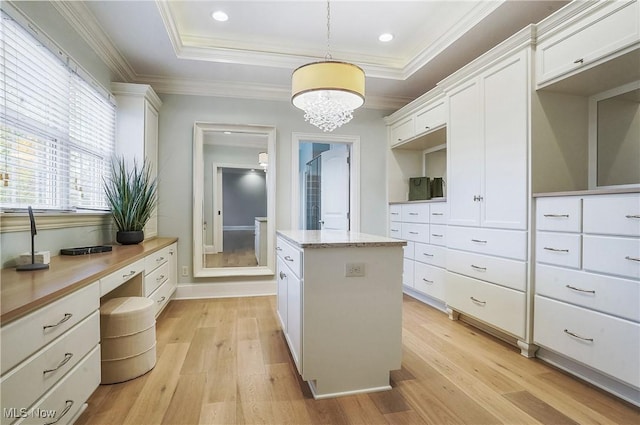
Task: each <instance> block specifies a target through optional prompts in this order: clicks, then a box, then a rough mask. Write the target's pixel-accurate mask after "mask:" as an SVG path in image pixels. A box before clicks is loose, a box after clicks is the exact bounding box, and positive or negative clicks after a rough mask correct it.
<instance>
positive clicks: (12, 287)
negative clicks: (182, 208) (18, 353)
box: [0, 238, 178, 326]
mask: <svg viewBox="0 0 640 425" xmlns="http://www.w3.org/2000/svg"><path fill="white" fill-rule="evenodd" d="M177 240H178V239H177V238H154V239H149V240H147V241H144V242H142V243H140V244H138V245H114V246H113V251H111V252H103V253H99V254H88V255H77V256H75V255H57V256H54V257H51V263H50V264H49V269H48V270H37V271H30V272H29V271H27V272H18V271H16V269H15V268H8V269H2V271H1V277H0V325H2V326H4V325H6V324H7V323H9V322H11V321H12V320H15V319H17V318H19V317H22V316H24V315H26V314H28V313H30V312H32V311H34V310H37V309H38V308H41V307H43V306H45V305H47V304H49V303H51V302H52V301H55V300H57V299H59V298H62V297H64V296H65V295H68V294H70V293H71V292H73V291H76V290H78V289H80V288H82V287H84V286H86V285H89V284H91V283H93V282H95V281H96V280H98V279H100V278H102V277H104V276H107V275H108V274H110V273H113V272H115V271H116V270H118V269H120V268H122V267H124V266H126V265H128V264H131V263H133V262H135V261H138V260H139V259H141V258H144V257H146V256H147V255H149V254H152V253H154V252H156V251H158V250H160V249H162V248H165V247H167V246H169V245H171V244H172V243H174V242H176V241H177Z"/></svg>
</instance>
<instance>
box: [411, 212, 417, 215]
mask: <svg viewBox="0 0 640 425" xmlns="http://www.w3.org/2000/svg"><path fill="white" fill-rule="evenodd" d="M409 215H418V213H412V212H410V213H409Z"/></svg>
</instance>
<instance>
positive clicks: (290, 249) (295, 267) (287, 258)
mask: <svg viewBox="0 0 640 425" xmlns="http://www.w3.org/2000/svg"><path fill="white" fill-rule="evenodd" d="M276 253H277V255H278V257H280V258H282V259H283V260H284V263H285V264H286V265H287V267H289V268H290V269H291V271H292V272H293V273H295V275H296V276H298V278H300V279H301V278H302V251H300V250H299V249H298V248H296V247H294V246H293V245H291V244H290V243H289V242H287V241H286V240H285V239H284V238H282V237H279V238H278V239H277V241H276Z"/></svg>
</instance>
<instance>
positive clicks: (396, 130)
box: [389, 117, 415, 146]
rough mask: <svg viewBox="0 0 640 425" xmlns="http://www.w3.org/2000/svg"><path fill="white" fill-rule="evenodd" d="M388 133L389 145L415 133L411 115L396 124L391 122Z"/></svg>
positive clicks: (395, 143)
mask: <svg viewBox="0 0 640 425" xmlns="http://www.w3.org/2000/svg"><path fill="white" fill-rule="evenodd" d="M389 134H390V136H389V137H390V140H389V146H394V145H397V144H399V143H402V142H404V141H405V140H408V139H410V138H412V137H413V136H414V135H415V130H414V128H413V117H409V118H406V119H404V120H402V121H400V122H398V123H396V124H393V125H392V126H391V130H390V132H389Z"/></svg>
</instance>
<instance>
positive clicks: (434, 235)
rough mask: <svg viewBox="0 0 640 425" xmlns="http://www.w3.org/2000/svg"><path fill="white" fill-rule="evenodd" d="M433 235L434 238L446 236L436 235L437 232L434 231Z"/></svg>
mask: <svg viewBox="0 0 640 425" xmlns="http://www.w3.org/2000/svg"><path fill="white" fill-rule="evenodd" d="M431 236H433V237H434V238H444V235H436V234H435V233H432V234H431Z"/></svg>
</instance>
